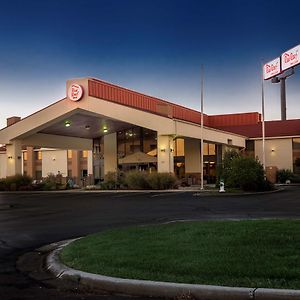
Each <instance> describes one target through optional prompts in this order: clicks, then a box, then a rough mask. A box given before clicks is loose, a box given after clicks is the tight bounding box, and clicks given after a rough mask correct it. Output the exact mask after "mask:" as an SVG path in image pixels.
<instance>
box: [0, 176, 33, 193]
mask: <svg viewBox="0 0 300 300" xmlns="http://www.w3.org/2000/svg"><path fill="white" fill-rule="evenodd" d="M31 182H32V179H31V177H29V176H27V175H21V174H17V175H14V176H8V177H6V178H4V179H1V180H0V190H2V191H17V190H24V189H30V188H29V186H30V185H31Z"/></svg>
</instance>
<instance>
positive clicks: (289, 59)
mask: <svg viewBox="0 0 300 300" xmlns="http://www.w3.org/2000/svg"><path fill="white" fill-rule="evenodd" d="M299 64H300V45H298V46H296V47H294V48H292V49H290V50H287V51H285V52H284V53H282V54H281V57H277V58H275V59H273V60H272V61H270V62H268V63H266V64H264V66H263V79H264V80H268V79H270V78H272V83H279V82H280V100H281V120H286V83H285V82H286V79H287V77H289V76H291V75H293V74H294V67H295V66H297V65H299Z"/></svg>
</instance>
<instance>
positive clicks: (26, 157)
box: [23, 151, 28, 161]
mask: <svg viewBox="0 0 300 300" xmlns="http://www.w3.org/2000/svg"><path fill="white" fill-rule="evenodd" d="M27 159H28V153H27V151H25V152H23V160H24V161H27Z"/></svg>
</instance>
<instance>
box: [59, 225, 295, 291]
mask: <svg viewBox="0 0 300 300" xmlns="http://www.w3.org/2000/svg"><path fill="white" fill-rule="evenodd" d="M299 233H300V221H299V220H260V221H258V220H254V221H201V222H188V223H173V224H168V225H154V226H145V227H133V228H125V229H117V230H109V231H105V232H102V233H98V234H93V235H90V236H87V237H85V238H83V239H81V240H78V241H75V242H73V243H72V244H70V245H69V246H67V247H65V248H64V249H63V251H62V252H61V259H62V261H63V262H64V263H65V264H66V265H68V266H70V267H72V268H75V269H79V270H82V271H87V272H91V273H96V274H102V275H108V276H115V277H121V278H132V279H144V280H155V281H167V282H182V283H193V284H212V285H222V286H240V287H265V288H289V289H300V234H299Z"/></svg>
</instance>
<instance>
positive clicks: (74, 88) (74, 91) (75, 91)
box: [68, 83, 83, 101]
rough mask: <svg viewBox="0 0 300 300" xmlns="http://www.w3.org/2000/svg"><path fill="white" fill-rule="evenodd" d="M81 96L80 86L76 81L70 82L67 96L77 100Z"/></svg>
mask: <svg viewBox="0 0 300 300" xmlns="http://www.w3.org/2000/svg"><path fill="white" fill-rule="evenodd" d="M82 96H83V89H82V86H81V85H79V84H76V83H72V84H71V85H70V87H69V90H68V97H69V99H71V100H72V101H79V100H80V99H81V98H82Z"/></svg>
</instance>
